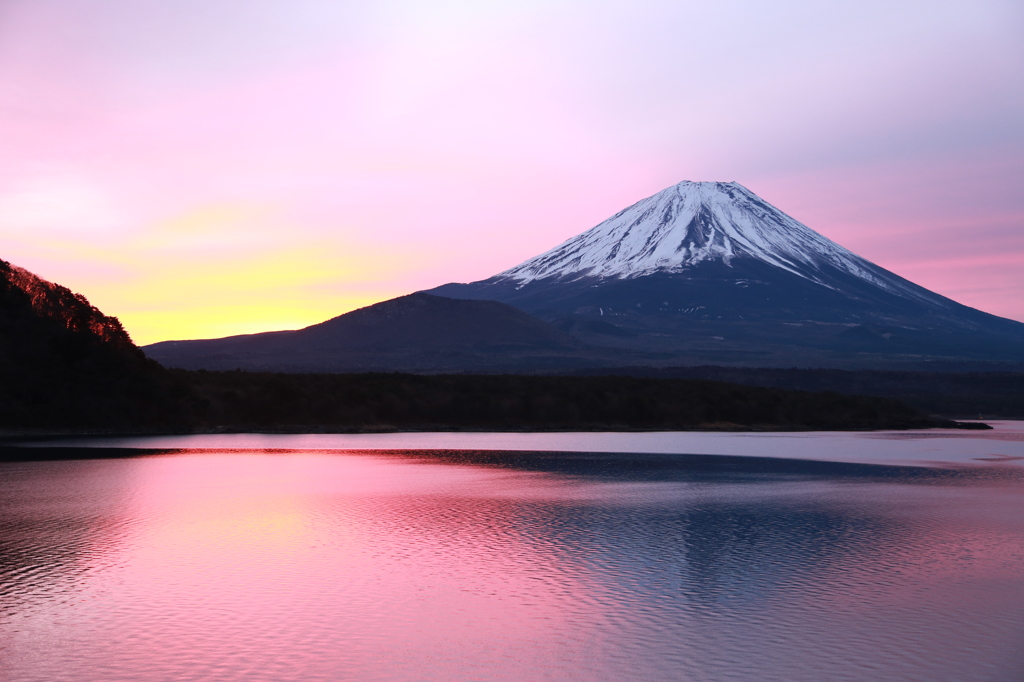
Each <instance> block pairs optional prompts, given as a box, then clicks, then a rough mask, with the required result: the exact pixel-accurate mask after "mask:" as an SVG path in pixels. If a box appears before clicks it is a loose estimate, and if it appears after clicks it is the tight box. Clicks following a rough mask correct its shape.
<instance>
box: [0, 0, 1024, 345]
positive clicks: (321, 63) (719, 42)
mask: <svg viewBox="0 0 1024 682" xmlns="http://www.w3.org/2000/svg"><path fill="white" fill-rule="evenodd" d="M1022 83H1024V11H1022V9H1021V6H1020V5H1019V3H1017V2H1014V1H1011V0H971V1H970V2H968V1H955V2H954V1H951V2H943V1H941V0H940V1H935V0H933V1H930V2H914V1H907V2H901V3H889V2H878V1H867V2H838V3H820V2H809V1H808V2H804V1H795V0H794V1H789V2H784V1H779V2H770V3H765V2H757V1H755V0H744V1H738V0H737V1H733V2H728V1H726V2H716V3H688V2H665V1H659V2H656V1H653V0H648V1H644V0H636V1H634V2H630V3H625V2H593V1H591V2H586V3H584V2H580V1H578V0H562V1H548V2H543V3H541V2H531V1H530V0H518V1H516V2H511V1H509V2H502V1H495V2H474V3H469V2H459V1H455V0H449V1H433V2H414V1H409V0H406V1H395V0H385V1H382V2H378V3H372V5H371V4H369V3H351V4H346V3H344V2H339V1H337V0H331V1H328V0H289V1H288V2H285V1H284V0H263V1H261V2H257V1H255V0H244V1H243V0H178V1H177V2H174V3H126V2H122V1H119V0H7V2H5V3H3V4H2V5H0V148H2V149H3V150H4V153H3V154H2V155H0V258H3V259H5V260H9V261H11V262H13V263H16V264H18V265H22V266H23V267H26V268H28V269H30V270H33V271H34V272H36V273H37V274H39V275H41V276H43V277H46V278H48V279H51V280H54V281H57V282H60V283H62V284H65V285H66V286H69V287H71V288H72V289H74V290H76V291H79V292H81V293H84V294H85V295H86V296H88V297H89V298H90V300H92V301H93V303H95V304H96V305H97V306H99V307H100V308H101V309H103V310H104V311H105V312H107V313H109V314H113V315H117V316H119V317H120V318H121V319H122V321H123V322H124V323H125V325H126V327H127V328H128V330H129V331H130V332H131V333H132V335H133V337H134V338H135V340H136V341H137V342H139V343H151V342H154V341H159V340H164V339H170V338H200V337H211V336H223V335H226V334H232V333H244V332H253V331H263V330H269V329H281V328H294V327H298V326H304V325H306V324H311V323H314V322H318V321H320V320H323V319H326V318H329V317H333V316H335V315H338V314H341V313H343V312H346V311H348V310H351V309H352V308H355V307H359V306H361V305H366V304H368V303H372V302H375V301H379V300H383V299H386V298H391V297H393V296H397V295H401V294H405V293H409V292H411V291H414V290H417V289H421V288H427V287H432V286H436V285H438V284H442V283H444V282H448V281H471V280H475V279H481V278H485V277H488V276H490V275H492V274H495V273H496V272H498V271H501V270H504V269H506V268H509V267H512V266H514V265H516V264H518V263H519V262H521V261H523V260H525V259H526V258H529V257H530V256H533V255H536V254H537V253H540V252H541V251H544V250H546V249H548V248H550V247H552V246H554V245H555V244H557V243H559V242H561V241H563V240H565V239H567V238H568V237H571V236H573V235H575V234H577V233H579V232H582V231H583V230H585V229H588V228H589V227H592V226H593V225H595V224H596V223H598V222H600V221H601V220H603V219H604V218H606V217H608V216H609V215H611V214H613V213H615V212H616V211H618V210H619V209H621V208H623V207H625V206H626V205H628V204H631V203H633V202H635V201H636V200H638V199H641V198H643V197H645V196H648V195H650V194H653V193H654V192H657V191H659V190H660V189H662V188H664V187H666V186H668V185H671V184H674V183H676V182H678V181H680V180H735V181H738V182H740V183H742V184H744V185H746V186H747V187H749V188H750V189H751V190H753V191H755V192H757V193H758V194H760V195H761V196H762V197H763V198H764V199H766V200H767V201H769V202H771V203H773V204H775V205H776V206H777V207H779V208H780V209H782V210H783V211H785V212H787V213H789V214H790V215H792V216H793V217H795V218H797V219H798V220H801V221H802V222H804V223H806V224H808V225H809V226H810V227H812V228H813V229H815V230H817V231H819V232H821V233H822V234H824V235H826V236H827V237H829V238H831V239H833V240H835V241H837V242H839V243H840V244H843V245H844V246H846V247H848V248H850V249H852V250H853V251H855V252H857V253H859V254H861V255H862V256H865V257H867V258H869V259H871V260H873V261H874V262H876V263H878V264H879V265H881V266H883V267H886V268H888V269H890V270H893V271H894V272H896V273H897V274H900V275H903V276H904V277H907V278H909V279H911V280H913V281H915V282H917V283H919V284H921V285H923V286H925V287H928V288H930V289H932V290H934V291H937V292H939V293H942V294H945V295H947V296H950V297H952V298H954V299H956V300H958V301H960V302H962V303H965V304H968V305H971V306H975V307H978V308H981V309H983V310H986V311H989V312H992V313H996V314H999V315H1004V316H1007V317H1012V318H1015V319H1018V320H1024V161H1022V159H1024V154H1022V152H1024V132H1022V124H1021V121H1024V87H1022V86H1021V84H1022Z"/></svg>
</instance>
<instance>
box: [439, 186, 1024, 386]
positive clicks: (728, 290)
mask: <svg viewBox="0 0 1024 682" xmlns="http://www.w3.org/2000/svg"><path fill="white" fill-rule="evenodd" d="M428 293H431V294H435V295H438V296H445V297H450V298H461V299H490V300H496V301H501V302H503V303H508V304H510V305H512V306H515V307H517V308H519V309H521V310H523V311H525V312H528V313H530V314H533V315H536V316H537V317H540V318H541V319H543V320H545V321H547V322H549V323H552V324H554V325H555V326H557V327H558V328H560V329H561V330H563V331H565V332H568V333H569V334H571V335H573V336H574V337H576V338H578V339H580V340H581V341H583V342H584V343H587V344H589V345H593V346H603V347H614V348H619V349H621V350H623V351H632V352H638V353H642V354H645V355H648V356H650V354H652V353H653V354H655V355H656V356H658V357H661V358H662V360H663V361H668V362H677V363H680V364H689V363H700V362H716V363H727V364H746V365H763V366H771V365H775V366H778V365H793V366H823V367H824V366H831V367H850V368H856V367H878V368H883V367H887V368H892V367H906V368H921V367H922V366H932V367H937V366H939V365H942V364H943V363H947V364H949V366H950V368H954V367H965V366H967V365H965V364H964V363H968V364H970V363H992V362H997V363H998V362H1010V363H1021V362H1024V324H1022V323H1020V322H1016V321H1013V320H1008V319H1005V318H1000V317H996V316H994V315H990V314H988V313H984V312H982V311H979V310H976V309H974V308H969V307H967V306H964V305H961V304H959V303H957V302H955V301H953V300H951V299H949V298H946V297H944V296H941V295H939V294H936V293H934V292H932V291H929V290H927V289H925V288H923V287H920V286H918V285H916V284H914V283H912V282H910V281H908V280H906V279H903V278H902V277H899V276H898V275H896V274H893V273H892V272H889V271H888V270H885V269H884V268H881V267H879V266H877V265H875V264H874V263H871V262H870V261H868V260H866V259H864V258H861V257H860V256H858V255H856V254H854V253H852V252H851V251H849V250H847V249H845V248H843V247H842V246H840V245H838V244H836V243H835V242H832V241H830V240H829V239H827V238H825V237H824V236H822V235H821V234H818V233H817V232H815V231H814V230H812V229H811V228H809V227H807V226H806V225H804V224H802V223H800V222H798V221H797V220H794V219H793V218H791V217H789V216H788V215H786V214H785V213H783V212H782V211H780V210H779V209H777V208H775V207H774V206H771V205H770V204H768V203H767V202H766V201H764V200H763V199H761V198H760V197H758V196H757V195H756V194H754V193H753V192H751V191H750V190H748V189H746V188H745V187H743V186H742V185H739V184H738V183H735V182H681V183H679V184H677V185H674V186H672V187H669V188H667V189H665V190H663V191H661V192H658V193H657V194H655V195H653V196H651V197H648V198H646V199H643V200H641V201H639V202H637V203H636V204H633V205H632V206H630V207H628V208H626V209H624V210H622V211H620V212H619V213H617V214H616V215H614V216H612V217H611V218H609V219H608V220H606V221H604V222H603V223H601V224H599V225H597V226H596V227H594V228H592V229H590V230H588V231H586V232H584V233H582V234H580V235H578V236H576V237H573V238H572V239H570V240H568V241H566V242H565V243H563V244H561V245H559V246H556V247H555V248H553V249H551V250H550V251H547V252H545V253H542V254H540V255H539V256H536V257H534V258H531V259H529V260H527V261H526V262H524V263H521V264H520V265H517V266H515V267H513V268H511V269H509V270H506V271H504V272H501V273H499V274H497V275H495V276H493V277H491V278H489V279H486V280H482V281H478V282H473V283H469V284H457V283H452V284H445V285H443V286H440V287H437V288H435V289H431V290H429V291H428ZM650 357H654V356H650ZM923 363H927V365H924V364H923Z"/></svg>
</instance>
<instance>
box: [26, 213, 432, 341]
mask: <svg viewBox="0 0 1024 682" xmlns="http://www.w3.org/2000/svg"><path fill="white" fill-rule="evenodd" d="M338 233H339V234H330V233H327V234H325V233H324V232H322V231H320V232H317V231H312V232H311V231H309V230H304V229H303V228H302V226H296V225H290V224H289V223H288V222H287V221H286V220H284V219H283V218H282V217H281V216H280V215H278V214H277V212H276V211H274V210H273V209H272V208H268V207H264V206H246V205H207V206H201V207H197V208H195V209H193V210H191V211H189V212H186V213H183V214H181V215H179V216H177V217H175V218H174V219H171V220H166V221H162V222H159V223H155V224H152V225H150V226H149V227H147V228H146V229H144V230H140V231H139V232H137V233H136V234H135V235H133V236H131V237H128V238H126V239H123V240H121V241H119V242H118V243H114V244H109V243H108V244H103V245H100V244H96V243H89V242H88V241H87V240H83V241H82V242H80V243H76V242H75V241H73V240H67V239H65V240H55V241H54V242H52V243H51V244H50V247H49V248H48V249H47V251H48V252H49V253H48V254H47V256H48V258H47V260H50V261H51V262H62V263H70V262H75V261H78V262H81V261H87V262H90V263H92V264H93V267H92V268H91V269H90V271H89V272H88V273H87V274H86V275H84V276H80V277H78V278H77V279H78V281H74V278H72V279H71V280H68V279H65V278H63V277H58V276H55V275H52V274H49V273H40V274H41V276H44V277H47V275H49V276H48V277H47V278H49V279H52V280H53V281H56V282H58V283H59V284H64V285H65V286H69V288H71V289H73V290H75V291H77V292H79V293H82V294H84V295H85V296H86V298H88V299H89V301H90V302H91V303H92V304H93V305H95V306H96V307H97V308H99V309H100V310H102V311H103V312H104V313H106V314H108V315H114V316H116V317H118V319H120V320H121V322H122V324H123V325H124V327H125V329H126V330H127V331H128V333H129V334H130V335H131V337H132V340H133V341H135V343H136V344H138V345H140V346H141V345H147V344H150V343H156V342H158V341H169V340H184V339H202V338H218V337H223V336H232V335H236V334H252V333H258V332H264V331H278V330H284V329H299V328H302V327H306V326H308V325H311V324H316V323H318V322H323V321H324V320H328V319H330V318H332V317H336V316H338V315H341V314H344V313H346V312H349V311H351V310H354V309H356V308H360V307H363V306H366V305H370V304H373V303H376V302H378V301H382V300H386V299H388V298H393V297H395V296H400V295H403V294H406V293H410V291H400V290H398V291H396V290H395V289H396V283H395V282H394V281H393V280H394V279H395V277H396V274H397V275H400V274H401V272H402V270H403V269H404V268H406V267H408V266H409V264H410V262H411V259H412V258H413V256H412V255H411V254H410V255H406V256H405V257H402V256H398V257H396V254H393V253H386V254H385V253H382V252H380V250H379V249H373V248H371V247H368V246H365V245H360V244H350V243H346V242H345V240H344V238H343V235H344V233H345V231H344V230H340V229H339V230H338ZM97 265H99V266H100V267H96V266H97ZM389 280H391V281H389Z"/></svg>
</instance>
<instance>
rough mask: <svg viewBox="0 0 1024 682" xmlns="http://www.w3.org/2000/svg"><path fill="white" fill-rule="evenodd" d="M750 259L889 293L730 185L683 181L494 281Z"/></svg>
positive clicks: (850, 258) (845, 254)
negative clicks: (838, 276) (827, 272)
mask: <svg viewBox="0 0 1024 682" xmlns="http://www.w3.org/2000/svg"><path fill="white" fill-rule="evenodd" d="M736 258H755V259H758V260H760V261H763V262H765V263H768V264H769V265H773V266H775V267H778V268H782V269H783V270H786V271H788V272H791V273H793V274H795V275H798V276H800V277H803V278H805V279H809V280H811V281H813V282H817V283H818V284H822V285H824V286H829V287H831V286H832V285H831V284H830V283H829V281H828V278H827V277H825V276H823V273H822V272H821V266H823V265H826V264H827V265H830V266H832V267H834V268H838V269H839V270H842V271H844V272H847V273H849V274H852V275H855V276H857V277H860V278H863V279H868V280H870V281H872V282H874V283H875V284H878V285H880V286H883V287H885V288H888V289H896V288H900V287H898V285H895V284H894V283H892V282H888V281H886V280H885V279H883V278H879V277H878V276H877V275H876V273H875V272H873V268H872V266H871V265H870V263H868V262H867V261H865V260H864V259H863V258H861V257H859V256H857V255H856V254H854V253H852V252H850V251H848V250H847V249H845V248H843V247H842V246H840V245H838V244H836V243H835V242H833V241H831V240H829V239H827V238H825V237H823V236H822V235H820V234H818V233H817V232H815V231H814V230H812V229H811V228H809V227H807V226H806V225H804V224H803V223H801V222H798V221H796V220H794V219H793V218H790V217H789V216H788V215H786V214H785V213H783V212H782V211H780V210H778V209H777V208H775V207H774V206H772V205H770V204H768V203H767V202H765V201H764V200H763V199H761V198H760V197H758V196H757V195H756V194H754V193H753V192H751V191H750V190H748V189H747V188H746V187H743V186H742V185H740V184H739V183H736V182H690V181H684V182H680V183H679V184H677V185H673V186H671V187H668V188H667V189H664V190H662V191H660V192H658V193H657V194H655V195H653V196H650V197H647V198H646V199H643V200H641V201H638V202H637V203H635V204H633V205H632V206H630V207H628V208H626V209H623V210H622V211H619V212H618V213H616V214H615V215H614V216H612V217H611V218H609V219H608V220H605V221H604V222H603V223H601V224H599V225H597V226H596V227H594V228H592V229H590V230H588V231H586V232H584V233H582V234H580V235H577V236H576V237H573V238H572V239H569V240H568V241H566V242H564V243H562V244H560V245H559V246H556V247H555V248H553V249H551V250H550V251H547V252H545V253H542V254H541V255H539V256H535V257H534V258H531V259H530V260H528V261H526V262H525V263H521V264H520V265H517V266H515V267H514V268H511V269H509V270H506V271H504V272H502V273H499V274H498V275H496V276H495V279H503V278H507V279H512V280H516V281H517V282H519V283H521V284H522V283H527V282H532V281H536V280H541V279H547V278H558V279H561V280H569V281H571V280H574V279H578V278H580V277H615V278H632V277H641V276H644V275H650V274H653V273H656V272H665V273H672V272H683V271H686V270H687V269H689V268H692V267H693V266H695V265H697V264H699V263H702V262H705V261H715V260H718V261H722V262H724V263H725V264H726V265H731V264H732V261H733V260H734V259H736Z"/></svg>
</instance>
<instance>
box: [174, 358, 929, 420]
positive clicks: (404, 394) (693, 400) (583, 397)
mask: <svg viewBox="0 0 1024 682" xmlns="http://www.w3.org/2000/svg"><path fill="white" fill-rule="evenodd" d="M172 375H173V376H174V377H175V378H176V379H177V380H178V381H180V382H181V383H182V384H184V385H187V386H188V387H189V388H190V389H191V391H190V397H189V400H190V401H191V403H190V409H191V413H192V414H193V415H195V416H196V417H197V418H198V419H199V420H200V422H201V425H202V426H203V427H206V428H211V427H217V426H222V427H226V428H242V429H249V428H253V429H271V430H273V429H280V430H309V431H317V430H324V429H340V430H361V429H390V428H396V429H447V428H459V429H524V428H525V429H666V430H671V429H687V428H698V427H708V426H718V427H723V426H726V427H727V426H728V425H737V426H745V427H764V428H779V427H781V428H795V429H802V428H807V429H829V428H835V429H857V428H912V427H924V426H933V425H936V422H935V421H934V420H932V419H930V418H928V417H927V416H925V415H923V414H922V413H920V412H918V411H917V410H914V409H913V408H910V407H907V406H906V405H904V404H902V403H899V402H897V401H894V400H888V399H884V398H865V397H862V396H843V395H840V394H838V393H817V394H815V393H807V392H802V391H787V390H781V389H771V388H758V387H750V386H737V385H732V384H725V383H720V382H713V381H703V380H684V379H648V378H635V377H614V376H603V377H552V376H521V375H434V376H427V375H413V374H397V373H395V374H384V373H367V374H272V373H257V372H240V371H237V372H207V371H195V372H189V371H184V370H174V371H173V372H172Z"/></svg>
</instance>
